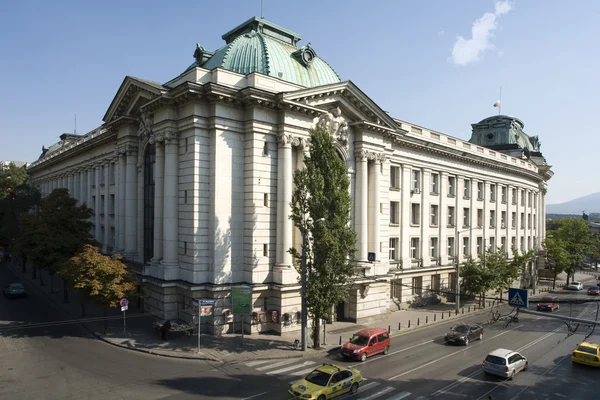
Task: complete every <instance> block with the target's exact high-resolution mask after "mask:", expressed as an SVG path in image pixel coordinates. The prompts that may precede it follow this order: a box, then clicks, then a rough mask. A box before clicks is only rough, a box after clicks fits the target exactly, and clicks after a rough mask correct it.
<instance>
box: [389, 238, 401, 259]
mask: <svg viewBox="0 0 600 400" xmlns="http://www.w3.org/2000/svg"><path fill="white" fill-rule="evenodd" d="M398 243H399V239H398V238H390V245H389V249H388V250H389V257H390V260H397V259H398V251H397V249H398Z"/></svg>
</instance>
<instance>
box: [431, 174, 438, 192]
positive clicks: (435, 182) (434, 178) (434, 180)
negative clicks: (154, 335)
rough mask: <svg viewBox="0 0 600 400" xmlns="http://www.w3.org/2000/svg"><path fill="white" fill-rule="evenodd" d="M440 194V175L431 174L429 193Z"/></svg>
mask: <svg viewBox="0 0 600 400" xmlns="http://www.w3.org/2000/svg"><path fill="white" fill-rule="evenodd" d="M439 192H440V175H439V174H431V193H432V194H439Z"/></svg>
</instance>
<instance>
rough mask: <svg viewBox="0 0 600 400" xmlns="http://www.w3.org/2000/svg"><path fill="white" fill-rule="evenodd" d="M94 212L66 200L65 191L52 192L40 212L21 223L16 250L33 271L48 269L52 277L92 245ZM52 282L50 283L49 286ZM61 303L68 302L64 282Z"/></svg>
mask: <svg viewBox="0 0 600 400" xmlns="http://www.w3.org/2000/svg"><path fill="white" fill-rule="evenodd" d="M92 214H93V211H92V210H91V209H90V208H88V207H87V206H86V205H85V204H82V205H79V206H78V205H77V200H75V199H73V198H72V197H70V196H69V192H68V190H67V189H55V190H53V191H52V193H50V194H49V195H48V196H46V197H45V198H43V199H42V200H41V204H40V211H39V213H37V214H29V215H27V217H26V218H25V220H24V224H23V229H22V230H21V235H20V237H19V248H20V249H22V250H25V252H26V253H27V254H28V256H29V258H30V259H31V261H32V262H33V264H34V272H33V274H34V278H35V274H36V269H35V268H36V267H40V268H44V269H47V270H48V271H49V273H50V275H51V276H52V277H54V275H55V274H56V273H57V272H59V270H60V268H61V267H62V266H63V265H64V264H65V263H66V262H67V261H68V260H69V259H71V257H73V256H74V255H76V254H77V253H79V252H80V251H81V249H82V248H83V246H84V245H85V244H88V243H93V239H92V236H91V234H90V231H91V228H92V223H91V222H89V221H88V219H89V218H90V217H91V216H92ZM53 284H54V279H52V285H53ZM63 293H64V301H65V302H67V301H68V292H67V282H66V281H63Z"/></svg>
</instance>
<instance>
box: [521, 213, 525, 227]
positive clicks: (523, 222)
mask: <svg viewBox="0 0 600 400" xmlns="http://www.w3.org/2000/svg"><path fill="white" fill-rule="evenodd" d="M521 229H525V213H521Z"/></svg>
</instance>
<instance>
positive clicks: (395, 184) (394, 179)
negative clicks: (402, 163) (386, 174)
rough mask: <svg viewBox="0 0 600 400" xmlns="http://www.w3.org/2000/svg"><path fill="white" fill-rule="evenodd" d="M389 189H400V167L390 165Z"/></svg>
mask: <svg viewBox="0 0 600 400" xmlns="http://www.w3.org/2000/svg"><path fill="white" fill-rule="evenodd" d="M390 188H391V189H400V167H398V166H395V165H390Z"/></svg>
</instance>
